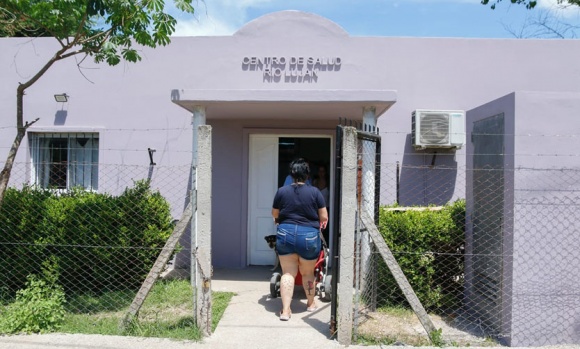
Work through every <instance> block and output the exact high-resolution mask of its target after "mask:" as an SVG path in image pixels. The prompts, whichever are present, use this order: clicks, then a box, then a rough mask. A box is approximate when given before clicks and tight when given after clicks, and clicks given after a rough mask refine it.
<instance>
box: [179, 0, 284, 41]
mask: <svg viewBox="0 0 580 349" xmlns="http://www.w3.org/2000/svg"><path fill="white" fill-rule="evenodd" d="M271 1H273V0H238V1H235V0H207V1H202V0H200V1H197V3H196V4H195V15H194V17H195V18H193V19H187V18H183V16H182V15H177V14H176V18H177V26H176V28H175V33H174V34H173V35H174V36H212V35H231V34H233V33H234V32H236V31H237V30H238V29H239V28H240V27H242V26H243V25H244V24H245V23H246V22H247V10H248V8H250V7H257V6H260V5H262V4H266V3H269V2H271Z"/></svg>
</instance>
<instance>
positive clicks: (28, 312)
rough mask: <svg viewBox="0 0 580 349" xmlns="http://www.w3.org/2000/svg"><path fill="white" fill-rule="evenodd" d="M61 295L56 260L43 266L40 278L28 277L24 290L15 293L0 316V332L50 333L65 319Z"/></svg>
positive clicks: (62, 294)
mask: <svg viewBox="0 0 580 349" xmlns="http://www.w3.org/2000/svg"><path fill="white" fill-rule="evenodd" d="M64 304H65V295H64V291H63V290H62V287H61V286H60V285H59V284H58V264H57V260H56V258H51V260H50V261H47V262H46V263H43V276H42V277H38V276H36V275H34V274H31V275H29V276H28V277H27V281H26V287H25V288H24V289H22V290H19V291H18V292H16V300H15V301H14V302H13V303H12V304H10V305H8V306H7V307H6V309H5V310H4V314H2V316H1V317H0V333H9V334H12V333H39V332H51V331H55V330H57V329H58V328H59V326H60V325H61V324H62V323H63V321H64V316H65V308H64Z"/></svg>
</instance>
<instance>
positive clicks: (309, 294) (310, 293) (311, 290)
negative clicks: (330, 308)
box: [299, 258, 316, 308]
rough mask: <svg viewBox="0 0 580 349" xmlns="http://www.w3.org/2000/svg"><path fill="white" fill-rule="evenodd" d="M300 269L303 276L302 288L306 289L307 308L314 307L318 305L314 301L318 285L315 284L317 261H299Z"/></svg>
mask: <svg viewBox="0 0 580 349" xmlns="http://www.w3.org/2000/svg"><path fill="white" fill-rule="evenodd" d="M299 263H300V264H299V269H300V274H301V275H302V286H303V287H304V292H305V293H306V298H307V299H308V300H307V302H306V306H307V307H309V308H310V307H314V306H315V305H316V303H315V301H314V296H315V294H316V285H315V284H314V268H315V267H316V259H314V260H307V259H303V258H300V259H299Z"/></svg>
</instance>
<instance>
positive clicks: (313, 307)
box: [306, 303, 318, 312]
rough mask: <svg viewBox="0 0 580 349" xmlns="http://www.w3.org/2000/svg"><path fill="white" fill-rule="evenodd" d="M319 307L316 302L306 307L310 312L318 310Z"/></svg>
mask: <svg viewBox="0 0 580 349" xmlns="http://www.w3.org/2000/svg"><path fill="white" fill-rule="evenodd" d="M317 310H318V307H317V306H316V303H314V304H313V305H311V306H309V307H306V311H308V312H313V311H317Z"/></svg>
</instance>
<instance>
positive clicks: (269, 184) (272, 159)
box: [248, 135, 278, 265]
mask: <svg viewBox="0 0 580 349" xmlns="http://www.w3.org/2000/svg"><path fill="white" fill-rule="evenodd" d="M248 182H249V183H248V201H249V202H248V211H249V219H248V237H249V241H248V250H249V264H252V265H273V264H274V262H275V258H276V255H275V253H274V250H272V249H270V248H269V247H268V244H267V243H266V240H264V236H266V235H272V234H276V226H275V225H274V221H273V220H272V202H273V201H274V195H275V194H276V190H277V189H278V136H272V135H250V151H249V173H248Z"/></svg>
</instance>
